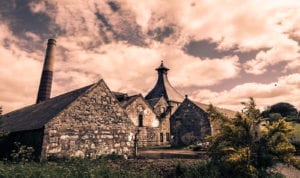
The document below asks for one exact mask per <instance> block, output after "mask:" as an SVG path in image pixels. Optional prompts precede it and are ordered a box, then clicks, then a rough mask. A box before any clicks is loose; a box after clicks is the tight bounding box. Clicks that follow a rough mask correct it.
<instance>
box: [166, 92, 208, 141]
mask: <svg viewBox="0 0 300 178" xmlns="http://www.w3.org/2000/svg"><path fill="white" fill-rule="evenodd" d="M170 126H171V135H172V137H173V138H172V145H174V146H187V145H190V144H194V143H199V142H205V137H206V136H209V135H211V125H210V121H209V118H208V115H207V113H206V112H205V111H204V110H203V109H202V108H201V107H199V106H198V105H197V104H195V103H194V102H192V101H191V100H189V99H188V98H186V99H185V100H184V101H183V102H182V104H180V106H179V107H178V109H177V110H176V111H175V113H174V114H173V115H172V116H171V119H170Z"/></svg>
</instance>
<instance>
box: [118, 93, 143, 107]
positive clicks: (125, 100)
mask: <svg viewBox="0 0 300 178" xmlns="http://www.w3.org/2000/svg"><path fill="white" fill-rule="evenodd" d="M139 96H140V95H133V96H127V97H125V98H122V99H120V100H119V102H120V105H121V106H122V108H125V107H127V106H128V105H129V104H131V103H132V102H133V101H134V100H135V99H136V98H137V97H139Z"/></svg>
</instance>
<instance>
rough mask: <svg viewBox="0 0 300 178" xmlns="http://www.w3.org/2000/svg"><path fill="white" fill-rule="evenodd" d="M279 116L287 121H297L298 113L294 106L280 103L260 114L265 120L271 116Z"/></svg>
mask: <svg viewBox="0 0 300 178" xmlns="http://www.w3.org/2000/svg"><path fill="white" fill-rule="evenodd" d="M275 113H277V114H280V115H281V116H282V117H285V118H286V119H287V120H295V119H297V114H298V111H297V109H296V108H295V106H293V105H291V104H290V103H285V102H280V103H276V104H274V105H272V106H271V107H269V108H268V109H267V110H265V111H264V112H262V116H263V117H265V118H271V117H272V115H271V114H275Z"/></svg>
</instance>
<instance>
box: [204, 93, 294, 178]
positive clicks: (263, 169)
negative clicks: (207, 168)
mask: <svg viewBox="0 0 300 178" xmlns="http://www.w3.org/2000/svg"><path fill="white" fill-rule="evenodd" d="M242 104H243V105H244V110H243V111H244V112H243V113H237V115H236V117H235V118H234V119H231V120H230V119H229V118H226V117H225V116H222V114H221V113H219V112H218V111H217V110H216V109H212V108H210V110H209V116H210V117H212V118H214V117H215V118H214V119H219V120H220V121H222V126H221V128H220V130H219V133H218V134H217V135H215V136H214V137H212V143H211V146H210V149H209V154H210V156H211V161H212V163H214V164H215V165H217V167H218V170H219V171H220V174H221V176H225V177H226V176H229V175H230V176H233V177H258V176H262V175H267V174H269V173H268V172H267V168H269V167H271V166H273V165H274V164H276V163H277V162H283V163H288V164H292V163H294V157H293V153H294V152H295V148H294V146H293V145H292V144H291V143H290V141H289V136H290V134H291V132H292V129H291V127H290V126H289V125H288V123H287V122H286V121H285V120H283V119H279V120H278V121H275V122H273V123H271V124H269V125H267V126H265V128H264V129H262V126H261V125H262V123H266V121H265V120H264V119H263V118H262V117H261V114H260V111H259V110H258V109H257V108H256V105H255V102H254V99H253V98H250V100H249V102H247V103H242ZM218 117H220V118H218Z"/></svg>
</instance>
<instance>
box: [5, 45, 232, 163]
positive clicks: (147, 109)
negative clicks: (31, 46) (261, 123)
mask: <svg viewBox="0 0 300 178" xmlns="http://www.w3.org/2000/svg"><path fill="white" fill-rule="evenodd" d="M47 45H48V46H47V50H46V56H45V62H44V67H43V72H42V76H41V82H40V86H39V92H38V97H37V103H36V104H34V105H31V106H27V107H25V108H22V109H19V110H16V111H13V112H11V113H8V114H6V115H4V116H3V119H2V124H1V126H0V131H5V132H8V133H9V134H8V136H7V137H6V138H5V139H4V140H2V141H1V142H0V148H1V150H0V154H1V156H7V155H9V154H10V153H11V151H12V150H13V149H14V142H20V143H21V144H22V145H26V146H30V147H33V148H34V150H35V152H34V155H35V156H36V158H40V159H47V158H49V157H67V158H69V157H91V158H95V157H97V156H100V155H103V154H111V153H116V154H122V155H131V154H133V150H134V148H133V147H134V145H136V144H135V143H136V141H137V140H138V144H137V145H138V146H139V147H146V146H154V145H169V144H170V143H173V145H174V146H180V145H187V144H190V143H193V142H195V141H202V140H203V138H204V137H205V136H206V135H209V134H211V133H212V134H213V133H214V131H215V130H217V127H214V126H213V124H211V123H210V120H209V119H208V117H207V113H206V110H207V108H208V105H205V104H201V103H197V102H194V101H191V100H189V99H188V98H186V99H184V97H183V96H182V95H181V94H180V93H179V92H178V91H176V90H175V89H174V87H172V85H171V84H170V82H169V80H168V76H167V74H168V70H169V69H168V68H166V67H165V66H164V64H163V62H162V63H161V65H160V66H159V67H158V68H157V69H156V71H157V73H158V78H157V82H156V84H155V86H154V87H153V89H152V90H151V91H150V92H149V93H148V94H147V95H146V97H145V98H144V97H143V96H142V95H141V94H138V95H133V96H128V95H127V94H126V93H119V92H111V91H110V89H109V88H108V86H107V85H106V84H105V82H104V81H103V80H100V81H99V82H97V83H95V84H92V85H89V86H86V87H83V88H80V89H77V90H74V91H71V92H68V93H65V94H62V95H60V96H57V97H54V98H50V94H51V84H52V75H53V66H54V65H53V64H54V56H55V55H54V50H55V46H56V41H55V40H54V39H49V40H48V44H47ZM220 111H221V112H223V113H225V114H226V113H229V114H231V113H232V112H230V111H229V110H220ZM171 138H173V140H172V139H171ZM4 145H5V146H4Z"/></svg>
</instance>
